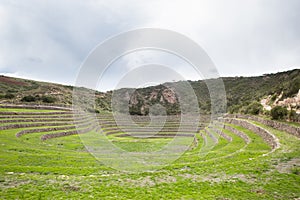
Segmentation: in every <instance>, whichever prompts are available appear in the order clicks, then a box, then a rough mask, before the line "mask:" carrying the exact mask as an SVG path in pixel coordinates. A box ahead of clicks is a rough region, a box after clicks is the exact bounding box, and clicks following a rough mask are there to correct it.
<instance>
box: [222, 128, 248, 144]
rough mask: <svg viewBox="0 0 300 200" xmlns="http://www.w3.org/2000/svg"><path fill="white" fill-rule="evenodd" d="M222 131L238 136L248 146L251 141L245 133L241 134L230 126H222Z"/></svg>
mask: <svg viewBox="0 0 300 200" xmlns="http://www.w3.org/2000/svg"><path fill="white" fill-rule="evenodd" d="M224 129H226V130H228V131H230V132H232V133H233V134H235V135H237V136H239V137H240V138H242V139H243V140H244V141H245V142H246V144H249V143H250V141H251V140H250V138H249V137H248V135H246V134H245V133H243V132H241V131H239V130H237V129H235V128H233V127H231V126H227V125H224Z"/></svg>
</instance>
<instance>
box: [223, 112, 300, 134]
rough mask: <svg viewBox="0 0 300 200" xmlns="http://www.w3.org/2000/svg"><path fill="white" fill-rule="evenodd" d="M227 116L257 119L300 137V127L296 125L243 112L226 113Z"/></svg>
mask: <svg viewBox="0 0 300 200" xmlns="http://www.w3.org/2000/svg"><path fill="white" fill-rule="evenodd" d="M226 117H229V118H240V119H248V120H252V121H257V122H259V123H262V124H264V125H266V126H270V127H272V128H275V129H278V130H281V131H285V132H288V133H290V134H292V135H294V136H296V137H299V138H300V127H295V126H291V125H288V124H285V123H281V122H278V121H274V120H268V119H263V118H261V117H257V116H251V115H241V114H236V115H229V114H228V115H226Z"/></svg>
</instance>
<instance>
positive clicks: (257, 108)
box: [245, 102, 263, 115]
mask: <svg viewBox="0 0 300 200" xmlns="http://www.w3.org/2000/svg"><path fill="white" fill-rule="evenodd" d="M262 110H263V106H262V105H261V104H260V103H259V102H253V103H251V104H250V105H249V106H247V108H246V109H245V114H251V115H258V114H259V113H260V112H262Z"/></svg>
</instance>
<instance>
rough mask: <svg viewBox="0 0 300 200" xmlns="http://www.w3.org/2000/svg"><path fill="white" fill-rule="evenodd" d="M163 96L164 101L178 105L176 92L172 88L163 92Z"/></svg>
mask: <svg viewBox="0 0 300 200" xmlns="http://www.w3.org/2000/svg"><path fill="white" fill-rule="evenodd" d="M162 95H163V97H164V99H165V100H166V101H167V102H168V103H171V104H174V103H177V98H176V95H175V92H174V91H173V90H172V89H170V88H166V89H164V90H163V92H162Z"/></svg>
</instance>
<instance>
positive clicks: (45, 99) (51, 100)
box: [42, 96, 56, 103]
mask: <svg viewBox="0 0 300 200" xmlns="http://www.w3.org/2000/svg"><path fill="white" fill-rule="evenodd" d="M42 101H43V102H44V103H54V102H55V101H56V98H55V97H51V96H43V97H42Z"/></svg>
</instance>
